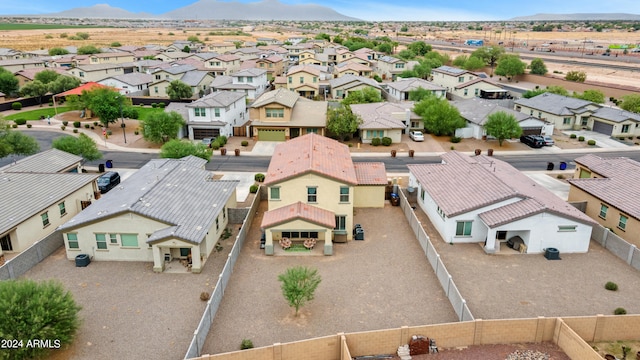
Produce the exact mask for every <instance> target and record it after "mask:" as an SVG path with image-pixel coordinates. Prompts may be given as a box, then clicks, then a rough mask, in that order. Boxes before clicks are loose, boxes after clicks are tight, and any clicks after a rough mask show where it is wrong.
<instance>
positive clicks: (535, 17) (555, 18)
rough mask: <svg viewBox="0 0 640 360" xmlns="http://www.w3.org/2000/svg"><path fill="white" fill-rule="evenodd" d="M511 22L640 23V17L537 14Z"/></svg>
mask: <svg viewBox="0 0 640 360" xmlns="http://www.w3.org/2000/svg"><path fill="white" fill-rule="evenodd" d="M510 20H511V21H587V20H600V21H603V20H604V21H612V20H626V21H640V15H636V14H625V13H584V14H580V13H578V14H535V15H531V16H519V17H514V18H513V19H510Z"/></svg>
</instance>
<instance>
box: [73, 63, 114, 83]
mask: <svg viewBox="0 0 640 360" xmlns="http://www.w3.org/2000/svg"><path fill="white" fill-rule="evenodd" d="M67 74H68V75H71V76H75V77H77V78H78V79H80V81H82V82H92V81H93V82H98V81H100V80H103V79H106V78H108V77H112V76H118V75H123V74H124V69H123V67H122V65H121V64H98V65H80V66H78V67H75V68H71V69H69V70H67Z"/></svg>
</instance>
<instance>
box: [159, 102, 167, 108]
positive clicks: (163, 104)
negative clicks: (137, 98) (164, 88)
mask: <svg viewBox="0 0 640 360" xmlns="http://www.w3.org/2000/svg"><path fill="white" fill-rule="evenodd" d="M165 106H167V104H165V103H163V102H162V103H158V107H159V108H160V109H164V107H165Z"/></svg>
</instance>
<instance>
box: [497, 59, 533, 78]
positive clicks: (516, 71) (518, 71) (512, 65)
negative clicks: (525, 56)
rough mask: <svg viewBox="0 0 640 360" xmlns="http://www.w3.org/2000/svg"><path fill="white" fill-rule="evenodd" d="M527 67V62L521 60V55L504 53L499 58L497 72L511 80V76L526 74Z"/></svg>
mask: <svg viewBox="0 0 640 360" xmlns="http://www.w3.org/2000/svg"><path fill="white" fill-rule="evenodd" d="M526 67H527V64H525V63H524V62H523V61H522V60H520V56H518V55H503V56H502V57H501V58H500V60H498V66H497V67H496V74H497V75H500V76H506V77H507V78H508V79H509V81H511V77H513V76H516V75H522V74H524V70H525V69H526Z"/></svg>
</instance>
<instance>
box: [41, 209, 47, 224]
mask: <svg viewBox="0 0 640 360" xmlns="http://www.w3.org/2000/svg"><path fill="white" fill-rule="evenodd" d="M40 218H41V219H42V226H43V227H47V226H49V212H48V211H45V212H44V213H42V214H40Z"/></svg>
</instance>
